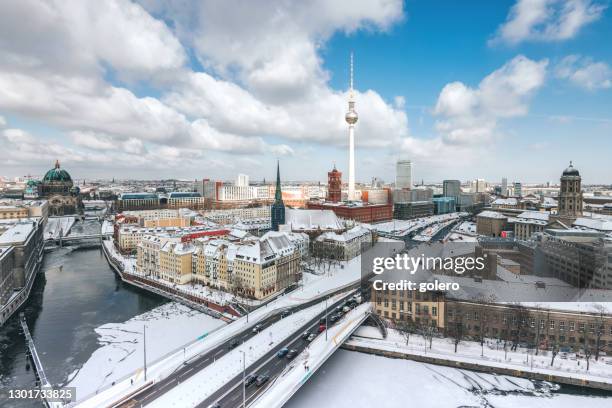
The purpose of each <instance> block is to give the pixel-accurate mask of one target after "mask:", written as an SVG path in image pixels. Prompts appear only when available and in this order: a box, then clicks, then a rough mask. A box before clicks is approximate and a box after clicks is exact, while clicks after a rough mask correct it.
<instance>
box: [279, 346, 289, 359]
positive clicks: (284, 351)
mask: <svg viewBox="0 0 612 408" xmlns="http://www.w3.org/2000/svg"><path fill="white" fill-rule="evenodd" d="M287 353H289V349H288V348H287V347H283V348H282V349H280V350H278V352H277V353H276V357H278V358H283V357H285V356H286V355H287Z"/></svg>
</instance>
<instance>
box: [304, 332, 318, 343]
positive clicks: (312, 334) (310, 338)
mask: <svg viewBox="0 0 612 408" xmlns="http://www.w3.org/2000/svg"><path fill="white" fill-rule="evenodd" d="M315 337H317V335H316V334H314V333H310V334H309V335H308V337H307V338H306V341H313V340H314V339H315Z"/></svg>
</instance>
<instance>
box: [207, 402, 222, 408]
mask: <svg viewBox="0 0 612 408" xmlns="http://www.w3.org/2000/svg"><path fill="white" fill-rule="evenodd" d="M208 408H221V404H220V403H218V402H215V403H212V404H210V405H209V406H208Z"/></svg>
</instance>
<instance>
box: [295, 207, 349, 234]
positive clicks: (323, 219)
mask: <svg viewBox="0 0 612 408" xmlns="http://www.w3.org/2000/svg"><path fill="white" fill-rule="evenodd" d="M285 223H286V224H287V225H290V226H291V230H292V231H312V230H319V229H321V230H331V231H336V230H341V229H343V226H342V223H341V222H340V220H339V219H338V217H337V216H336V214H335V213H334V212H333V211H332V210H305V209H291V208H287V209H286V210H285Z"/></svg>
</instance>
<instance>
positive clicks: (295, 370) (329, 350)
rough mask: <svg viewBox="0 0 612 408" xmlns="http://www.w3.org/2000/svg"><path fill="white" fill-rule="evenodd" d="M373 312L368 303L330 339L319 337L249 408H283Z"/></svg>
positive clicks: (336, 328)
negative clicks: (369, 313) (370, 312)
mask: <svg viewBox="0 0 612 408" xmlns="http://www.w3.org/2000/svg"><path fill="white" fill-rule="evenodd" d="M370 308H371V306H370V304H369V303H368V304H363V305H360V306H358V307H357V308H355V309H353V310H351V311H350V312H349V313H347V314H346V315H345V316H343V317H342V319H341V320H340V321H338V322H337V323H336V324H335V325H334V326H332V327H330V328H329V329H328V331H327V339H326V336H323V335H319V336H317V338H316V339H315V340H314V341H313V342H312V343H310V345H309V346H308V347H307V348H306V349H305V350H304V351H303V352H302V353H300V355H299V356H297V357H296V358H295V359H294V360H293V361H292V362H291V364H289V365H288V366H287V368H286V369H285V371H283V373H281V375H280V376H279V377H278V378H276V379H275V380H274V382H273V384H272V385H271V386H270V387H269V388H268V389H266V390H265V391H264V393H263V394H261V395H260V396H259V397H258V398H257V399H256V400H255V401H254V402H253V404H251V405H250V406H251V407H252V408H272V407H274V408H280V407H282V406H283V405H284V404H285V403H286V402H287V401H288V400H289V398H291V397H292V396H293V395H294V394H295V393H296V392H297V391H298V390H299V389H300V387H301V386H302V385H303V384H304V383H305V382H306V381H308V380H309V379H310V377H311V376H312V375H313V374H314V373H315V372H316V371H317V370H318V369H319V368H320V367H321V366H322V365H323V363H325V361H326V360H327V359H328V358H329V357H330V356H331V355H332V354H333V353H334V352H335V351H336V350H337V349H338V347H340V345H341V344H342V343H343V342H344V341H345V340H346V339H347V338H348V336H349V335H350V333H351V332H352V331H353V330H354V329H355V327H357V326H359V325H360V324H361V322H363V320H364V319H365V317H366V316H367V314H368V312H369V310H370Z"/></svg>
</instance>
